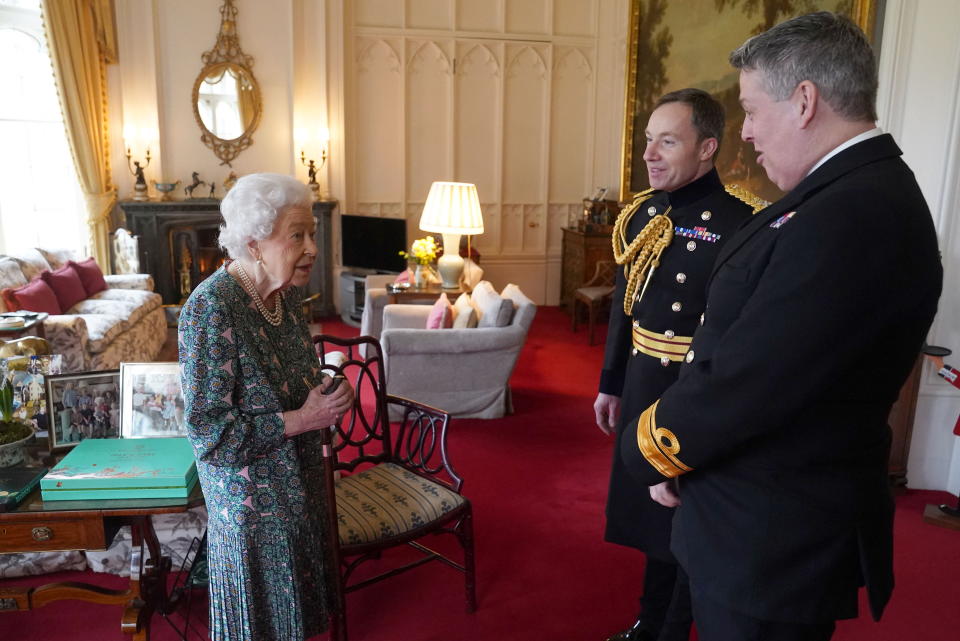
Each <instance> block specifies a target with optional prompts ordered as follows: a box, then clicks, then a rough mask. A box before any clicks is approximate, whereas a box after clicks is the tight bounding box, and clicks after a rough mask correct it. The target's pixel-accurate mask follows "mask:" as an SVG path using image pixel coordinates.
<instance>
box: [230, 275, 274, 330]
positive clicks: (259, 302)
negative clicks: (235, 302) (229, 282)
mask: <svg viewBox="0 0 960 641" xmlns="http://www.w3.org/2000/svg"><path fill="white" fill-rule="evenodd" d="M236 262H237V275H238V276H239V277H240V282H242V283H243V287H244V289H246V290H247V293H248V294H250V297H251V298H253V303H254V304H255V305H256V306H257V309H259V310H260V313H261V314H263V317H264V318H266V319H267V322H268V323H270V324H271V325H273V326H274V327H277V326H279V325H280V322H281V321H283V307H281V304H280V298H281V295H280V292H277V297H276V299H274V300H275V303H274V305H273V311H272V312H271V311H269V310H268V309H267V306H266V305H264V304H263V299H262V298H261V297H260V292H258V291H257V288H256V287H254V286H253V280H251V278H250V276H248V275H247V270H245V269H244V268H243V265H241V264H240V261H236Z"/></svg>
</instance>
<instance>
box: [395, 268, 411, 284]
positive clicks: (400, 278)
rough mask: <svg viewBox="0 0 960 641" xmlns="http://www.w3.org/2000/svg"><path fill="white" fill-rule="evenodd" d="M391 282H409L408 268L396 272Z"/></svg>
mask: <svg viewBox="0 0 960 641" xmlns="http://www.w3.org/2000/svg"><path fill="white" fill-rule="evenodd" d="M393 282H395V283H409V282H410V270H409V269H405V270H403V271H402V272H400V273H399V274H397V277H396V278H394V279H393Z"/></svg>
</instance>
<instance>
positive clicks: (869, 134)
mask: <svg viewBox="0 0 960 641" xmlns="http://www.w3.org/2000/svg"><path fill="white" fill-rule="evenodd" d="M882 135H883V129H881V128H880V127H874V128H873V129H870V130H869V131H865V132H863V133H862V134H857V135H856V136H854V137H853V138H851V139H850V140H848V141H846V142H844V143H841V144H840V145H838V146H837V147H834V148H833V151H831V152H829V153H828V154H827V155H826V156H824V157H823V158H821V159H820V160H819V161H817V164H815V165H814V166H813V167H811V168H810V171H808V172H807V176H809V175H810V174H812V173H813V172H815V171H816V170H817V168H818V167H819V166H820V165H822V164H823V163H825V162H827V161H828V160H830V159H831V158H833V157H834V156H836V155H837V154H839V153H840V152H841V151H843V150H844V149H847V148H848V147H853V146H854V145H856V144H857V143H861V142H863V141H864V140H870V139H871V138H876V137H877V136H882Z"/></svg>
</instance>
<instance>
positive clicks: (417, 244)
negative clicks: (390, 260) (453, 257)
mask: <svg viewBox="0 0 960 641" xmlns="http://www.w3.org/2000/svg"><path fill="white" fill-rule="evenodd" d="M438 250H439V247H437V242H436V241H435V240H434V239H433V236H427V237H426V238H420V239H417V240H415V241H413V246H411V248H410V251H409V252H405V251H402V252H400V255H401V256H403V257H404V258H406V259H407V260H408V261H413V262H415V263H417V264H418V265H429V264H430V263H432V262H434V261H435V260H437V252H438Z"/></svg>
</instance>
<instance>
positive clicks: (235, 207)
mask: <svg viewBox="0 0 960 641" xmlns="http://www.w3.org/2000/svg"><path fill="white" fill-rule="evenodd" d="M312 203H313V196H312V194H311V193H310V189H309V188H308V187H307V186H306V185H304V184H303V183H302V182H300V181H299V180H297V179H296V178H292V177H291V176H285V175H283V174H248V175H246V176H243V177H242V178H240V179H239V180H237V182H236V184H234V186H233V187H232V188H231V189H230V191H229V192H227V195H226V196H225V197H224V199H223V200H222V201H221V202H220V214H221V215H222V216H223V225H221V226H220V246H221V247H223V248H224V249H225V250H227V254H228V255H229V256H230V258H233V259H237V258H243V257H247V256H248V254H247V253H246V248H247V243H249V242H250V241H251V240H263V239H264V238H267V237H268V236H270V234H271V233H273V224H274V222H276V220H277V216H278V215H279V214H280V213H281V212H282V211H283V210H285V209H288V208H290V207H306V208H307V209H310V207H311V206H312Z"/></svg>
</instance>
